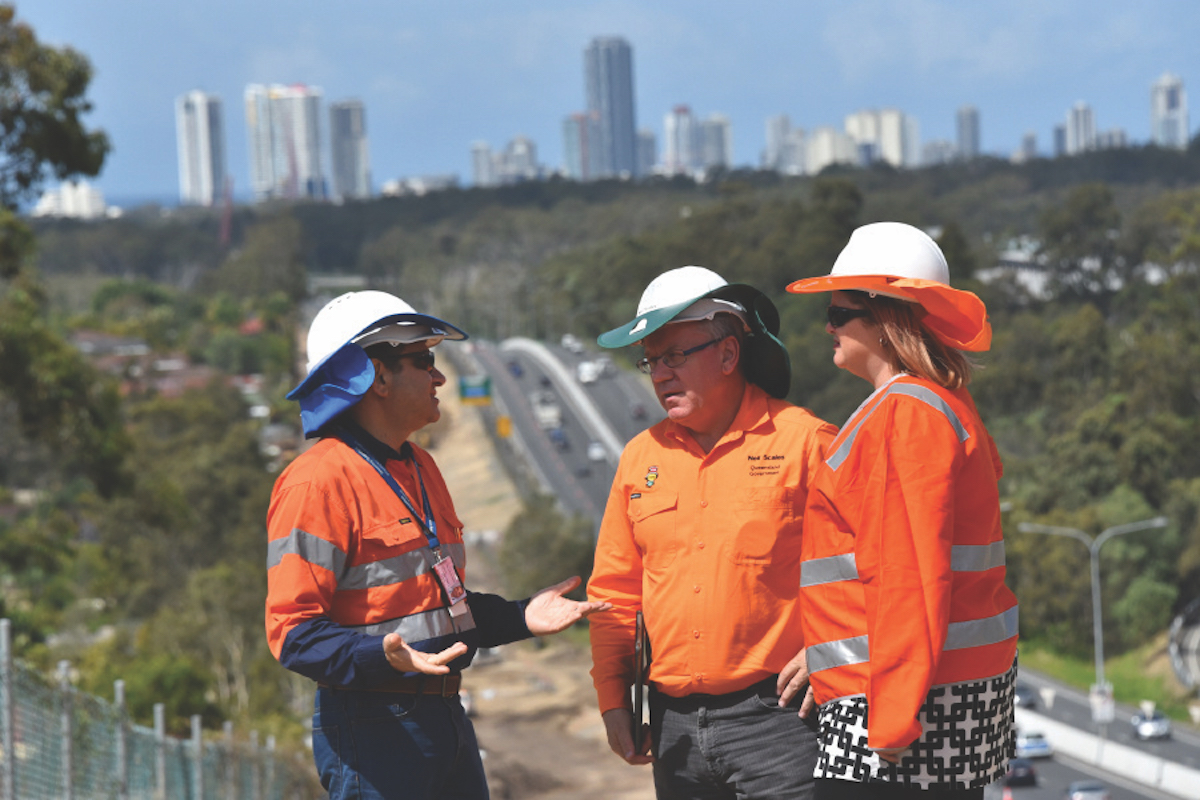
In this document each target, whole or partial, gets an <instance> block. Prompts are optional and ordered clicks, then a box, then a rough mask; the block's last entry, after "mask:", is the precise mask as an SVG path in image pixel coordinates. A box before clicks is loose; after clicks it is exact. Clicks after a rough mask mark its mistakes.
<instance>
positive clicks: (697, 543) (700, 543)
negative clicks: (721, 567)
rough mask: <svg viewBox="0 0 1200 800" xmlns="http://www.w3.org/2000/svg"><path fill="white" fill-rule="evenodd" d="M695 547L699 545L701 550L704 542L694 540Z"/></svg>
mask: <svg viewBox="0 0 1200 800" xmlns="http://www.w3.org/2000/svg"><path fill="white" fill-rule="evenodd" d="M696 547H699V548H700V549H701V550H703V549H704V542H696Z"/></svg>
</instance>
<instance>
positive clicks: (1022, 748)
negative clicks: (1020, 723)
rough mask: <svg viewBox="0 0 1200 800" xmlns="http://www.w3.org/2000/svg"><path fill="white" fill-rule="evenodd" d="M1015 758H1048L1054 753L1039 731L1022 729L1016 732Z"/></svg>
mask: <svg viewBox="0 0 1200 800" xmlns="http://www.w3.org/2000/svg"><path fill="white" fill-rule="evenodd" d="M1016 755H1017V758H1049V757H1050V756H1052V755H1054V748H1053V747H1051V746H1050V741H1049V740H1048V739H1047V738H1046V736H1045V734H1043V733H1042V732H1041V731H1023V732H1019V733H1017V753H1016Z"/></svg>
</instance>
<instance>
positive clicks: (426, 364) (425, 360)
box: [396, 350, 435, 372]
mask: <svg viewBox="0 0 1200 800" xmlns="http://www.w3.org/2000/svg"><path fill="white" fill-rule="evenodd" d="M402 358H408V359H411V360H412V365H413V366H414V367H416V368H417V369H423V370H425V371H426V372H433V366H434V361H435V357H434V355H433V351H432V350H417V351H416V352H414V353H401V354H400V355H398V356H396V360H397V361H399V360H400V359H402Z"/></svg>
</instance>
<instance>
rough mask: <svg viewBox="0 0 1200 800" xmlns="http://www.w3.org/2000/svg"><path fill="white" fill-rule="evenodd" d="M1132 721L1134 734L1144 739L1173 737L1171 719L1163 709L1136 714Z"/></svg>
mask: <svg viewBox="0 0 1200 800" xmlns="http://www.w3.org/2000/svg"><path fill="white" fill-rule="evenodd" d="M1130 723H1131V724H1132V725H1133V735H1134V736H1136V737H1137V738H1139V739H1141V740H1142V741H1146V740H1147V739H1169V738H1170V737H1171V720H1170V719H1169V718H1168V717H1167V715H1166V714H1164V713H1163V712H1161V711H1157V710H1156V711H1152V712H1151V713H1149V714H1134V715H1133V719H1132V720H1130Z"/></svg>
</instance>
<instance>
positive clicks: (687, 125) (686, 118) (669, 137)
mask: <svg viewBox="0 0 1200 800" xmlns="http://www.w3.org/2000/svg"><path fill="white" fill-rule="evenodd" d="M701 163H702V162H701V157H700V126H699V125H698V124H697V122H696V118H695V117H694V116H692V109H691V108H690V107H688V106H685V105H678V106H675V107H674V108H673V109H671V110H670V111H669V112H667V113H666V114H665V115H664V116H663V171H664V172H666V173H667V174H668V175H690V174H692V173H693V172H694V171H696V170H698V169H699V168H700V166H701Z"/></svg>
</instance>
